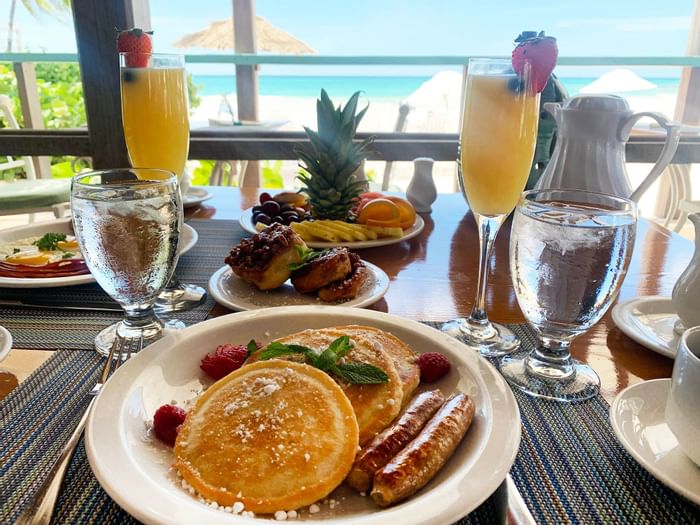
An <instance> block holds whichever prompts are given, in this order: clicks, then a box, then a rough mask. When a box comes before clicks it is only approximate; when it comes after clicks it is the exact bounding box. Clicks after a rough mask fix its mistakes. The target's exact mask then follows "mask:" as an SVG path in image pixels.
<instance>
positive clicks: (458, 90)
mask: <svg viewBox="0 0 700 525" xmlns="http://www.w3.org/2000/svg"><path fill="white" fill-rule="evenodd" d="M461 96H462V74H461V73H458V72H457V71H449V70H445V71H439V72H438V73H436V74H435V75H433V76H432V77H431V78H430V79H428V80H426V81H425V82H423V83H422V84H421V85H420V86H419V87H418V89H416V90H415V91H414V92H413V93H411V94H410V95H409V96H408V97H407V98H406V99H405V100H404V103H405V104H408V105H409V106H412V107H419V106H432V105H436V104H441V105H444V106H445V107H452V106H454V104H455V103H456V104H457V107H459V101H460V98H461Z"/></svg>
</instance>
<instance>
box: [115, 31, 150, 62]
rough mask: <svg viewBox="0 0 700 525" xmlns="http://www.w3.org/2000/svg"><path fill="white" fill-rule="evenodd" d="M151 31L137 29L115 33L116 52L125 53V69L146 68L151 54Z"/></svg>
mask: <svg viewBox="0 0 700 525" xmlns="http://www.w3.org/2000/svg"><path fill="white" fill-rule="evenodd" d="M152 34H153V31H144V30H143V29H140V28H138V27H134V28H131V29H126V30H123V31H117V50H118V51H119V52H120V53H126V55H125V57H126V66H127V67H147V66H148V59H149V58H150V56H151V53H152V52H153V44H152V43H151V35H152Z"/></svg>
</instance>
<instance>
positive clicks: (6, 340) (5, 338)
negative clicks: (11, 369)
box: [0, 326, 12, 361]
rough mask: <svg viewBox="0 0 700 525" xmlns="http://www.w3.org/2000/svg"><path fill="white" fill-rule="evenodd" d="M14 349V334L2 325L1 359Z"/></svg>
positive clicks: (0, 329)
mask: <svg viewBox="0 0 700 525" xmlns="http://www.w3.org/2000/svg"><path fill="white" fill-rule="evenodd" d="M10 350H12V334H10V332H9V330H8V329H7V328H5V327H4V326H0V361H2V360H3V359H5V358H6V357H7V354H9V353H10Z"/></svg>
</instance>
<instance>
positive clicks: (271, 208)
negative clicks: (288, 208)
mask: <svg viewBox="0 0 700 525" xmlns="http://www.w3.org/2000/svg"><path fill="white" fill-rule="evenodd" d="M262 211H264V212H265V213H267V214H268V215H269V216H270V217H274V216H275V215H279V213H280V205H279V204H277V203H276V202H275V201H265V202H264V203H263V205H262Z"/></svg>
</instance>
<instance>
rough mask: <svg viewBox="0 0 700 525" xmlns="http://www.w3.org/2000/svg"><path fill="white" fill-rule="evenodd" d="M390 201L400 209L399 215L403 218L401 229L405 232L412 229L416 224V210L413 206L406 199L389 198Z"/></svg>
mask: <svg viewBox="0 0 700 525" xmlns="http://www.w3.org/2000/svg"><path fill="white" fill-rule="evenodd" d="M387 199H388V200H390V201H391V202H393V203H394V204H396V206H398V208H399V214H400V216H401V228H403V229H404V230H405V229H406V228H410V227H411V226H413V224H414V223H415V222H416V209H415V208H414V207H413V204H411V203H410V202H408V201H407V200H406V199H402V198H401V197H387Z"/></svg>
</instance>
